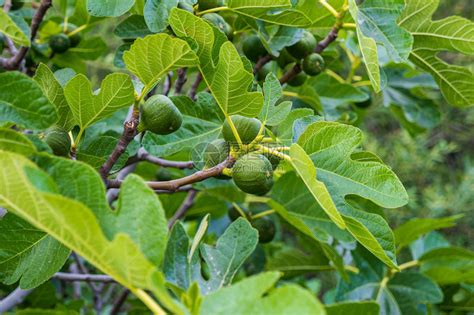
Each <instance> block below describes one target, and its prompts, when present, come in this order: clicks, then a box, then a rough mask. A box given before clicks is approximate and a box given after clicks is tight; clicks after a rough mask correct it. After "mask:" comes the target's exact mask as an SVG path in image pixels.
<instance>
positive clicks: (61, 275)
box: [53, 272, 115, 283]
mask: <svg viewBox="0 0 474 315" xmlns="http://www.w3.org/2000/svg"><path fill="white" fill-rule="evenodd" d="M53 278H55V279H59V280H63V281H85V282H104V283H113V282H115V280H114V279H113V278H112V277H111V276H108V275H93V274H81V273H66V272H56V273H55V274H54V276H53Z"/></svg>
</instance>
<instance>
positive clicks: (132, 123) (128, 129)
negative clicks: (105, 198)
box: [99, 108, 139, 181]
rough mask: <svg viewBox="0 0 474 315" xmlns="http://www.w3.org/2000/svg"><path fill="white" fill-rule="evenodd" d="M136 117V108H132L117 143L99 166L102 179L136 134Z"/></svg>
mask: <svg viewBox="0 0 474 315" xmlns="http://www.w3.org/2000/svg"><path fill="white" fill-rule="evenodd" d="M138 117H139V111H138V108H134V110H133V113H132V116H131V117H130V119H129V120H128V121H126V122H125V124H124V125H123V133H122V136H121V137H120V139H119V141H118V142H117V145H116V146H115V148H114V150H113V151H112V153H111V154H110V155H109V157H108V159H107V161H105V163H104V164H103V165H102V166H101V168H100V170H99V173H100V175H101V176H102V179H103V180H104V181H105V180H106V179H107V176H109V173H110V170H111V169H112V167H114V165H115V163H117V161H118V159H119V158H120V157H121V156H122V154H123V153H124V152H125V150H126V149H127V146H128V145H129V144H130V142H132V140H133V138H135V136H136V135H137V127H138Z"/></svg>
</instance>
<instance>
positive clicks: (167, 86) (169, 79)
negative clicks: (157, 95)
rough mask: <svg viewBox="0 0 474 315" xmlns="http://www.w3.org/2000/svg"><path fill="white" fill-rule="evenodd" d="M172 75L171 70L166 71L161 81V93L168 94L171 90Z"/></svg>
mask: <svg viewBox="0 0 474 315" xmlns="http://www.w3.org/2000/svg"><path fill="white" fill-rule="evenodd" d="M172 76H173V72H168V74H167V75H166V78H165V82H164V83H163V94H164V95H168V94H169V93H170V90H171V85H172V84H171V83H172Z"/></svg>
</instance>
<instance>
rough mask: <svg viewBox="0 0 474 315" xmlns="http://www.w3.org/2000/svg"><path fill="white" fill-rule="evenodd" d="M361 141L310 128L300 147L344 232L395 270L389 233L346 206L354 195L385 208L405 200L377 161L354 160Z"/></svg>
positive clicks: (344, 129)
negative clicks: (324, 189)
mask: <svg viewBox="0 0 474 315" xmlns="http://www.w3.org/2000/svg"><path fill="white" fill-rule="evenodd" d="M361 141H362V132H361V131H360V130H359V129H357V128H355V127H352V126H348V125H343V124H339V123H333V122H316V123H313V124H311V125H309V126H308V127H307V128H306V130H305V131H304V132H303V133H302V134H301V136H300V137H299V139H298V144H299V145H301V147H302V148H303V149H304V150H305V151H306V153H307V154H308V155H309V156H310V158H311V160H312V161H313V163H314V165H315V166H316V172H317V178H318V180H320V181H322V182H323V183H324V184H325V185H326V187H327V188H328V190H329V193H330V194H331V198H332V200H333V201H334V203H335V204H336V207H337V210H338V211H339V212H340V213H341V214H342V217H343V219H344V222H345V224H346V226H347V229H348V231H349V232H350V233H351V234H352V235H353V236H354V237H355V238H356V239H357V240H358V241H359V242H360V243H361V244H362V245H364V246H365V247H366V248H367V249H369V250H370V251H371V252H372V253H373V254H374V255H376V256H377V257H378V258H379V259H381V260H382V261H383V262H384V263H386V264H387V265H389V266H391V267H394V268H395V267H396V263H395V244H394V239H393V233H392V232H391V230H390V228H389V226H388V224H387V223H386V222H385V220H384V219H383V218H382V217H381V216H379V215H378V214H374V213H370V212H365V211H362V210H360V209H357V208H355V207H353V206H351V205H350V204H349V203H348V202H346V196H348V195H358V196H360V197H362V198H365V199H368V200H370V201H372V202H374V203H375V204H376V205H379V206H381V207H385V208H397V207H401V206H403V205H404V204H406V203H407V201H408V196H407V193H406V191H405V189H404V187H403V185H402V184H401V182H400V180H399V179H398V178H397V176H396V175H395V174H394V173H393V171H392V170H391V169H390V168H388V167H387V166H385V165H383V164H381V163H380V162H378V161H375V160H370V161H364V160H353V159H352V158H351V154H352V153H353V151H354V149H355V147H356V146H358V145H359V144H360V143H361Z"/></svg>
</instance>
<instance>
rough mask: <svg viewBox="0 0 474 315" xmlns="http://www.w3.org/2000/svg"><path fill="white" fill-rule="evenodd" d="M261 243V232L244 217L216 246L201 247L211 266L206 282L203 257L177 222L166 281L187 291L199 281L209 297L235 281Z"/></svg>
mask: <svg viewBox="0 0 474 315" xmlns="http://www.w3.org/2000/svg"><path fill="white" fill-rule="evenodd" d="M257 243H258V233H257V231H256V230H255V229H254V228H252V226H251V225H250V223H249V222H248V221H247V220H245V219H243V218H240V219H237V220H236V221H235V222H233V223H232V224H231V225H230V226H229V227H228V228H227V230H226V231H225V232H224V234H222V235H221V236H220V237H219V239H218V240H217V243H216V245H215V246H211V245H207V244H201V245H200V255H201V257H202V258H203V259H204V262H205V263H206V264H207V266H208V267H209V279H208V280H205V279H204V278H203V277H202V275H201V264H200V261H199V254H198V253H197V252H194V253H193V251H192V249H190V242H189V239H188V236H187V235H186V232H185V231H184V229H183V227H182V225H181V223H177V224H176V225H175V226H174V227H173V231H172V234H171V236H170V239H169V244H168V248H167V252H166V255H165V256H166V258H165V265H164V272H165V274H166V278H167V280H168V281H170V282H172V283H173V284H175V285H177V286H179V287H181V288H182V289H187V288H188V286H189V285H190V284H191V282H192V281H197V282H198V284H199V287H200V289H201V291H202V292H203V293H204V294H209V293H210V292H213V291H216V290H219V289H221V288H222V287H224V286H227V285H229V284H230V283H231V282H232V279H233V278H234V276H235V275H236V273H237V271H238V270H239V269H240V267H241V266H242V264H243V263H244V261H245V260H246V259H247V258H248V257H249V256H250V255H251V254H252V252H253V251H254V250H255V247H256V246H257ZM191 255H192V256H191Z"/></svg>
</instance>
